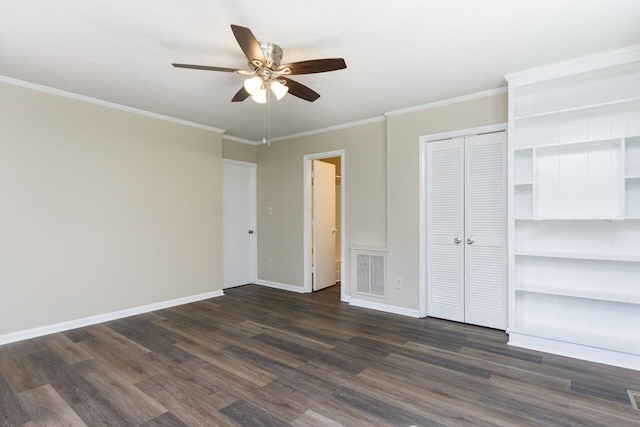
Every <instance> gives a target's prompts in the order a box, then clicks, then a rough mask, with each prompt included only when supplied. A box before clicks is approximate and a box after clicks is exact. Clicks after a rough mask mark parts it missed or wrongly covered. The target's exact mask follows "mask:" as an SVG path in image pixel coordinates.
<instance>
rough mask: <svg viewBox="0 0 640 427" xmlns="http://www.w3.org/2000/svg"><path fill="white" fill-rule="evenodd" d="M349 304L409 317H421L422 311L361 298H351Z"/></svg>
mask: <svg viewBox="0 0 640 427" xmlns="http://www.w3.org/2000/svg"><path fill="white" fill-rule="evenodd" d="M349 305H353V306H355V307H361V308H369V309H371V310H378V311H384V312H387V313H393V314H400V315H402V316H408V317H415V318H418V317H420V311H419V310H414V309H411V308H404V307H398V306H397V305H389V304H382V303H379V302H372V301H365V300H361V299H354V298H351V299H350V300H349Z"/></svg>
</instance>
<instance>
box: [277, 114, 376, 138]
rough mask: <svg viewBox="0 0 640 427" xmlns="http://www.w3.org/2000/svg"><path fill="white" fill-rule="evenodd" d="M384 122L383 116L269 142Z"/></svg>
mask: <svg viewBox="0 0 640 427" xmlns="http://www.w3.org/2000/svg"><path fill="white" fill-rule="evenodd" d="M385 120H386V117H384V116H380V117H373V118H371V119H365V120H358V121H356V122H349V123H344V124H341V125H336V126H330V127H326V128H321V129H315V130H310V131H307V132H300V133H294V134H292V135H287V136H279V137H277V138H271V142H278V141H284V140H287V139H293V138H300V137H303V136H310V135H317V134H319V133H326V132H331V131H334V130H340V129H346V128H351V127H354V126H361V125H367V124H370V123H377V122H384V121H385Z"/></svg>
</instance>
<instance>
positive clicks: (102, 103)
mask: <svg viewBox="0 0 640 427" xmlns="http://www.w3.org/2000/svg"><path fill="white" fill-rule="evenodd" d="M0 83H7V84H10V85H13V86H20V87H24V88H27V89H32V90H36V91H39V92H45V93H48V94H51V95H58V96H62V97H64V98H70V99H75V100H77V101H82V102H87V103H89V104H94V105H99V106H101V107H107V108H111V109H114V110H120V111H125V112H127V113H132V114H137V115H140V116H146V117H151V118H154V119H158V120H164V121H166V122H172V123H177V124H180V125H184V126H189V127H193V128H198V129H204V130H207V131H210V132H215V133H224V132H225V131H224V129H219V128H215V127H213V126H208V125H203V124H201V123H195V122H190V121H188V120H183V119H178V118H175V117H171V116H165V115H163V114H158V113H152V112H151V111H146V110H141V109H138V108H133V107H128V106H126V105H121V104H116V103H114V102H109V101H104V100H102V99H98V98H92V97H90V96H85V95H79V94H77V93H73V92H67V91H64V90H60V89H55V88H52V87H49V86H44V85H39V84H37V83H31V82H26V81H24V80H18V79H14V78H12V77H7V76H2V75H0Z"/></svg>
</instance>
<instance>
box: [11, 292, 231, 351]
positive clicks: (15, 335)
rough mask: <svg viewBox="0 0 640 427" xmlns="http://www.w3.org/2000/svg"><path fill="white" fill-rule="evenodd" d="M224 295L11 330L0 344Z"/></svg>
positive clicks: (211, 295)
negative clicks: (21, 329)
mask: <svg viewBox="0 0 640 427" xmlns="http://www.w3.org/2000/svg"><path fill="white" fill-rule="evenodd" d="M223 295H224V292H223V291H222V290H219V291H212V292H205V293H203V294H197V295H191V296H188V297H182V298H176V299H172V300H169V301H162V302H156V303H153V304H147V305H142V306H139V307H132V308H127V309H124V310H118V311H113V312H111V313H105V314H99V315H97V316H90V317H85V318H82V319H76V320H70V321H68V322H62V323H55V324H53V325H47V326H41V327H38V328H33V329H26V330H24V331H19V332H12V333H9V334H4V335H0V345H3V344H9V343H12V342H16V341H22V340H27V339H31V338H36V337H41V336H43V335H49V334H55V333H58V332H64V331H68V330H70V329H76V328H82V327H84V326H91V325H95V324H97V323H104V322H109V321H111V320H116V319H122V318H123V317H130V316H136V315H138V314H144V313H149V312H152V311H156V310H162V309H164V308H169V307H175V306H178V305H183V304H189V303H192V302H197V301H202V300H205V299H209V298H216V297H221V296H223Z"/></svg>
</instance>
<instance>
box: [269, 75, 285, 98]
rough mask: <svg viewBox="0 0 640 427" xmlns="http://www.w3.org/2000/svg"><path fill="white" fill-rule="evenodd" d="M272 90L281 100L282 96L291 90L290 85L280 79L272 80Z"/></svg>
mask: <svg viewBox="0 0 640 427" xmlns="http://www.w3.org/2000/svg"><path fill="white" fill-rule="evenodd" d="M271 91H272V92H273V94H274V95H275V96H276V99H277V100H278V101H280V100H281V99H282V97H284V96H285V95H286V94H287V92H289V87H288V86H285V85H283V84H282V83H280V82H279V81H278V80H274V81H272V82H271Z"/></svg>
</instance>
